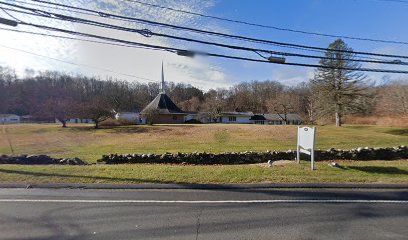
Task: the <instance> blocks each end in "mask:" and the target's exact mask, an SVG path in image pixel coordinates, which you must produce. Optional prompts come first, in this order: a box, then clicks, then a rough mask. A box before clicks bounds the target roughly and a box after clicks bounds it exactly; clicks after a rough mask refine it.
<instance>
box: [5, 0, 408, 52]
mask: <svg viewBox="0 0 408 240" xmlns="http://www.w3.org/2000/svg"><path fill="white" fill-rule="evenodd" d="M32 1H34V2H40V3H44V4H50V5H55V6H61V7H66V8H70V9H76V10H81V11H86V12H89V13H93V14H98V15H99V16H103V17H107V18H113V19H122V20H128V21H137V22H143V23H146V24H152V25H156V26H162V27H167V28H173V29H179V30H186V31H191V32H196V33H201V34H207V35H213V36H219V37H225V38H230V39H237V40H242V41H249V42H254V43H262V44H271V45H274V46H282V47H291V48H301V49H305V50H320V51H328V50H330V51H333V52H347V53H353V54H356V55H368V56H377V57H390V58H408V56H401V55H391V54H379V53H369V52H361V51H345V50H336V49H328V48H323V47H315V46H308V45H302V44H293V43H285V42H278V41H270V40H265V39H257V38H251V37H246V36H239V35H232V34H225V33H220V32H214V31H207V30H202V29H196V28H190V27H183V26H177V25H172V24H167V23H160V22H156V21H150V20H145V19H140V18H134V17H128V16H121V15H116V14H111V13H107V12H102V11H96V10H91V9H86V8H80V7H75V6H69V5H65V4H60V3H51V2H46V1H42V0H32ZM0 3H2V2H0ZM3 4H7V5H9V6H10V5H13V4H8V3H4V2H3Z"/></svg>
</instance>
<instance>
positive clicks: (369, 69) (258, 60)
mask: <svg viewBox="0 0 408 240" xmlns="http://www.w3.org/2000/svg"><path fill="white" fill-rule="evenodd" d="M20 24H22V25H26V26H32V27H36V28H40V29H44V30H49V31H57V32H62V33H66V34H72V35H77V36H85V37H91V38H98V39H102V40H107V41H113V42H119V43H125V44H131V45H137V46H143V47H147V48H156V49H160V50H163V51H169V52H173V53H179V52H181V51H185V52H188V51H189V50H186V49H180V48H174V47H165V46H160V45H152V44H145V43H140V42H134V41H128V40H123V39H117V38H112V37H105V36H100V35H95V34H89V33H82V32H77V31H71V30H66V29H59V28H55V27H49V26H45V25H38V24H33V23H25V22H22V23H20ZM195 54H197V55H203V56H211V57H219V58H227V59H235V60H245V61H251V62H263V63H272V62H270V61H268V60H260V59H253V58H247V57H239V56H231V55H225V54H218V53H208V52H195ZM273 64H280V65H288V66H302V67H312V68H326V69H340V70H349V71H362V72H383V73H400V74H408V71H401V70H387V69H373V68H349V67H330V66H324V65H323V66H322V65H317V64H304V63H292V62H286V63H273Z"/></svg>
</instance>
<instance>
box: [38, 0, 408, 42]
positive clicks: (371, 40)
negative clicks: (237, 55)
mask: <svg viewBox="0 0 408 240" xmlns="http://www.w3.org/2000/svg"><path fill="white" fill-rule="evenodd" d="M32 1H38V0H32ZM122 1H127V2H133V3H137V4H141V5H144V6H149V7H154V8H160V9H164V10H169V11H174V12H179V13H184V14H189V15H194V16H199V17H204V18H210V19H215V20H220V21H226V22H231V23H238V24H243V25H248V26H253V27H260V28H267V29H274V30H279V31H286V32H292V33H300V34H307V35H314V36H323V37H331V38H344V39H352V40H358V41H369V42H380V43H391V44H402V45H408V42H405V41H393V40H384V39H374V38H366V37H353V36H347V35H339V34H327V33H317V32H310V31H304V30H297V29H290V28H283V27H277V26H271V25H265V24H258V23H251V22H247V21H241V20H234V19H229V18H223V17H217V16H211V15H206V14H202V13H197V12H192V11H186V10H181V9H175V8H172V7H167V6H162V5H158V4H152V3H147V2H143V1H138V0H122ZM383 1H384V0H383ZM388 1H394V2H397V1H398V2H405V1H401V0H388ZM405 3H407V2H405Z"/></svg>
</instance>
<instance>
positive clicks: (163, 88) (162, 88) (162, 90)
mask: <svg viewBox="0 0 408 240" xmlns="http://www.w3.org/2000/svg"><path fill="white" fill-rule="evenodd" d="M160 88H161V89H160V90H161V93H166V84H165V83H164V70H163V61H162V72H161V86H160Z"/></svg>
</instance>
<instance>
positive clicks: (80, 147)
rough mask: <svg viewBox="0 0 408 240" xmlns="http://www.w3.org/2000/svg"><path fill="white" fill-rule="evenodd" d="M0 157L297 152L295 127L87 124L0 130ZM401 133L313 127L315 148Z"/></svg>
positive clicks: (392, 139) (402, 135)
mask: <svg viewBox="0 0 408 240" xmlns="http://www.w3.org/2000/svg"><path fill="white" fill-rule="evenodd" d="M1 128H3V129H2V130H1V131H0V154H12V153H13V154H47V155H50V156H53V157H79V158H81V159H84V160H86V161H88V162H91V163H92V162H95V161H96V160H97V159H99V158H100V157H101V156H102V155H103V154H110V153H124V154H126V153H165V152H172V153H175V152H214V153H218V152H228V151H266V150H288V149H295V147H296V132H297V127H296V126H272V125H269V126H268V125H267V126H261V125H227V124H204V125H157V126H123V127H114V128H105V129H99V130H94V129H93V128H92V126H91V125H75V126H74V125H71V126H69V127H68V128H61V127H60V126H59V125H54V124H19V125H3V126H1ZM406 132H407V129H406V128H391V127H378V126H367V125H348V126H344V127H341V128H335V127H334V126H318V127H317V137H316V141H317V148H320V149H328V148H332V147H333V148H339V149H351V148H356V147H365V146H368V147H386V146H398V145H408V136H407V134H406Z"/></svg>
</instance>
